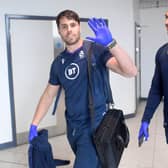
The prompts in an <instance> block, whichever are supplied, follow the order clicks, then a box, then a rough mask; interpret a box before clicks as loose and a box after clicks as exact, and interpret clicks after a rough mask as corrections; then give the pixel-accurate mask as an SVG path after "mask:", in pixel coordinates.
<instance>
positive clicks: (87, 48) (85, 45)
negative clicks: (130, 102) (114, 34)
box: [83, 40, 114, 107]
mask: <svg viewBox="0 0 168 168" xmlns="http://www.w3.org/2000/svg"><path fill="white" fill-rule="evenodd" d="M91 45H92V47H91ZM93 46H94V43H93V42H91V41H88V40H84V43H83V50H84V53H85V54H86V56H87V58H88V57H90V58H89V59H90V61H91V63H90V65H93V64H94V63H95V61H96V58H95V55H94V54H93ZM91 48H92V49H91ZM89 54H90V56H89ZM88 66H89V65H88ZM102 78H103V80H104V82H105V95H106V97H107V102H106V103H107V104H108V106H109V107H110V106H112V107H113V106H114V100H113V96H112V91H111V87H110V81H109V70H108V69H107V68H106V69H105V70H104V71H103V75H102Z"/></svg>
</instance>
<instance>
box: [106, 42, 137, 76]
mask: <svg viewBox="0 0 168 168" xmlns="http://www.w3.org/2000/svg"><path fill="white" fill-rule="evenodd" d="M109 50H110V53H111V54H112V55H113V57H112V58H110V59H109V60H108V61H107V63H106V66H107V67H108V68H110V69H111V70H112V71H114V72H116V73H118V74H120V75H122V76H125V77H133V76H136V74H137V68H136V66H135V65H134V63H133V62H132V60H131V58H130V57H129V55H128V54H127V53H126V51H125V50H124V49H122V48H121V47H120V46H119V45H118V44H116V45H115V46H114V47H113V48H111V49H109Z"/></svg>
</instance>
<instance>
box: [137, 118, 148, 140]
mask: <svg viewBox="0 0 168 168" xmlns="http://www.w3.org/2000/svg"><path fill="white" fill-rule="evenodd" d="M148 127H149V123H148V122H146V121H143V122H142V123H141V127H140V130H139V135H138V139H140V138H141V137H142V136H143V135H144V137H145V141H147V140H148V138H149V133H148Z"/></svg>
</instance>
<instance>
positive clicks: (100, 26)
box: [86, 18, 137, 77]
mask: <svg viewBox="0 0 168 168" xmlns="http://www.w3.org/2000/svg"><path fill="white" fill-rule="evenodd" d="M88 24H89V26H90V28H91V29H92V30H93V32H94V33H95V36H96V37H86V38H87V39H88V40H91V41H94V42H96V43H98V44H101V45H103V46H105V47H108V48H109V50H110V53H111V54H112V55H113V57H112V58H110V59H109V60H108V61H107V63H106V66H107V67H108V68H110V69H111V70H112V71H114V72H116V73H119V74H121V75H123V76H126V77H133V76H135V75H136V74H137V68H136V66H135V65H134V64H133V62H132V60H131V58H130V57H129V56H128V54H127V53H126V52H125V51H124V50H123V49H122V48H121V47H120V46H119V45H118V44H117V43H116V40H115V39H114V38H113V36H112V34H111V32H110V30H109V29H108V27H107V25H106V23H105V21H104V20H103V19H96V18H92V19H90V20H89V21H88Z"/></svg>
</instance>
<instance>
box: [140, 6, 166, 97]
mask: <svg viewBox="0 0 168 168" xmlns="http://www.w3.org/2000/svg"><path fill="white" fill-rule="evenodd" d="M166 11H167V8H150V9H149V8H147V9H141V10H140V18H141V26H142V34H141V39H142V42H141V44H142V45H141V97H142V98H147V96H148V92H149V89H150V86H151V81H152V76H153V73H154V66H155V55H156V52H157V50H158V49H159V48H160V46H162V45H163V44H164V43H166V42H167V32H166V29H165V26H164V24H165V23H164V21H165V12H166Z"/></svg>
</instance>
